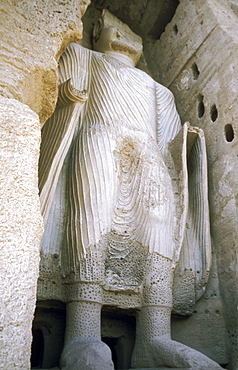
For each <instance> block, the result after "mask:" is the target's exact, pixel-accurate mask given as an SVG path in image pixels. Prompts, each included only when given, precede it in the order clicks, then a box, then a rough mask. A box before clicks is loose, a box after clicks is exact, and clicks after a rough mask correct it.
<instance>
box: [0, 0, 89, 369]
mask: <svg viewBox="0 0 238 370" xmlns="http://www.w3.org/2000/svg"><path fill="white" fill-rule="evenodd" d="M86 4H87V2H86V1H76V0H75V1H68V2H67V1H57V0H56V1H47V2H45V1H37V2H32V1H2V2H1V5H0V7H1V11H2V12H1V22H0V24H1V26H0V29H1V56H0V64H1V83H0V85H1V87H0V91H1V92H0V94H1V98H0V127H1V144H0V147H1V150H0V157H1V186H0V193H1V206H2V207H1V216H0V217H1V222H0V224H1V226H0V228H1V248H0V250H1V252H0V254H1V303H2V306H1V319H0V320H1V323H0V326H1V340H0V343H1V361H0V362H1V365H0V367H1V368H4V369H11V370H12V369H28V368H29V367H30V352H31V340H32V335H31V326H32V319H33V314H34V310H35V301H36V285H37V278H38V274H39V249H40V240H41V236H42V231H43V226H42V218H41V214H40V206H39V197H38V158H39V148H40V126H41V125H40V122H41V123H42V124H43V123H44V122H45V120H46V119H47V118H48V117H49V116H50V115H51V114H52V112H53V110H54V106H55V102H56V98H57V58H58V56H59V55H60V54H61V52H62V51H63V49H64V48H65V47H66V46H67V44H68V43H69V42H70V41H78V40H79V39H80V38H81V37H82V23H81V17H82V15H83V13H84V11H85V9H86V6H87V5H86Z"/></svg>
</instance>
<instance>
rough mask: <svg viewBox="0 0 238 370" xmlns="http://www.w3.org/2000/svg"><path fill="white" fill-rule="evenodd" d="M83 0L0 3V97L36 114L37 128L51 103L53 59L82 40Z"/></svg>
mask: <svg viewBox="0 0 238 370" xmlns="http://www.w3.org/2000/svg"><path fill="white" fill-rule="evenodd" d="M86 4H89V0H81V1H80V0H73V1H67V0H62V1H60V0H53V1H50V0H47V1H44V0H39V1H35V2H34V1H30V0H20V1H14V0H3V1H1V4H0V7H1V10H2V13H1V29H0V31H1V52H2V54H1V59H0V62H1V70H2V73H1V85H0V93H1V95H3V96H5V97H8V98H15V99H17V100H19V101H21V102H23V103H25V104H27V105H28V106H29V107H30V108H31V109H32V110H33V111H34V112H36V113H37V114H38V115H39V117H40V121H41V123H42V124H43V123H44V122H45V120H46V119H47V118H48V117H49V116H50V115H51V114H52V113H53V110H54V107H55V103H56V99H57V62H56V61H57V59H58V57H59V55H60V54H61V53H62V51H63V50H64V48H65V47H66V46H67V45H68V43H69V42H70V41H78V40H79V39H80V38H81V37H82V23H81V17H82V15H83V14H84V11H85V10H86Z"/></svg>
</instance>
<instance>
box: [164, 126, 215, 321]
mask: <svg viewBox="0 0 238 370" xmlns="http://www.w3.org/2000/svg"><path fill="white" fill-rule="evenodd" d="M169 148H170V152H171V153H172V156H173V160H174V164H175V168H176V174H177V176H176V177H177V180H176V183H177V194H175V198H176V210H177V212H176V216H177V225H178V227H177V236H178V237H177V239H178V240H179V243H178V248H177V250H176V254H175V256H174V262H175V263H176V262H178V264H177V267H176V269H175V275H174V292H173V302H174V311H175V312H177V313H180V314H183V315H187V314H191V313H192V310H193V305H194V303H195V302H196V301H197V300H198V299H200V298H201V296H202V295H203V294H204V291H205V288H206V284H207V281H208V277H209V271H210V268H211V240H210V224H209V204H208V180H207V158H206V146H205V138H204V133H203V131H202V130H201V129H199V128H197V127H192V126H190V125H189V124H188V123H185V124H184V125H183V130H182V131H181V132H180V133H179V135H177V137H176V138H175V139H174V140H173V142H171V144H170V146H169ZM180 153H181V154H180Z"/></svg>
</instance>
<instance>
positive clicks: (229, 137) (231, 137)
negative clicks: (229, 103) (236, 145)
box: [224, 123, 234, 143]
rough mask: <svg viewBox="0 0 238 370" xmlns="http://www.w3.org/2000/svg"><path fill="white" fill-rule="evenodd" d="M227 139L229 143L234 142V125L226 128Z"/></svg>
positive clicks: (228, 125)
mask: <svg viewBox="0 0 238 370" xmlns="http://www.w3.org/2000/svg"><path fill="white" fill-rule="evenodd" d="M224 130H225V138H226V141H228V143H230V142H232V141H233V140H234V130H233V127H232V125H231V124H230V123H229V124H227V125H226V126H225V129H224Z"/></svg>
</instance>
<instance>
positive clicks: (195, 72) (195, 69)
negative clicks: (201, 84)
mask: <svg viewBox="0 0 238 370" xmlns="http://www.w3.org/2000/svg"><path fill="white" fill-rule="evenodd" d="M192 72H193V79H194V80H197V79H198V76H199V75H200V72H199V69H198V66H197V64H196V63H193V65H192Z"/></svg>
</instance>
